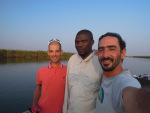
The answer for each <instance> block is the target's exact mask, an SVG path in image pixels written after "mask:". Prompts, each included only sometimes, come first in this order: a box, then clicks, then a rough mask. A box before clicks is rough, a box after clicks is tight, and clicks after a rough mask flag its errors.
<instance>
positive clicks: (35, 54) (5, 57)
mask: <svg viewBox="0 0 150 113" xmlns="http://www.w3.org/2000/svg"><path fill="white" fill-rule="evenodd" d="M72 54H73V53H69V52H64V53H63V55H62V57H61V59H62V60H68V59H69V58H70V56H71V55H72ZM48 59H49V58H48V55H47V51H29V50H7V49H0V62H4V63H5V62H13V61H15V62H27V61H28V62H34V61H47V60H48Z"/></svg>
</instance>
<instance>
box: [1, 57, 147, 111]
mask: <svg viewBox="0 0 150 113" xmlns="http://www.w3.org/2000/svg"><path fill="white" fill-rule="evenodd" d="M64 63H66V62H64ZM43 65H47V62H41V63H37V62H36V63H12V64H0V101H1V102H0V113H22V112H23V111H25V110H26V109H27V108H28V107H30V106H31V103H32V97H33V90H34V88H35V73H36V70H37V69H38V68H39V67H40V66H43ZM124 67H125V68H127V67H128V69H130V70H131V72H132V73H134V74H145V73H147V74H150V69H149V67H150V59H141V58H127V59H126V60H125V62H124Z"/></svg>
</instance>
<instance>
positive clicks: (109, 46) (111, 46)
mask: <svg viewBox="0 0 150 113" xmlns="http://www.w3.org/2000/svg"><path fill="white" fill-rule="evenodd" d="M101 48H117V46H115V45H108V46H99V47H98V49H101Z"/></svg>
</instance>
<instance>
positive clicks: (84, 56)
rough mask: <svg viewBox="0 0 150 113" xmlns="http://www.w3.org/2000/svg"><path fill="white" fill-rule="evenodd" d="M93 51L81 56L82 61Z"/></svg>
mask: <svg viewBox="0 0 150 113" xmlns="http://www.w3.org/2000/svg"><path fill="white" fill-rule="evenodd" d="M92 52H93V51H92V50H91V51H90V52H89V53H87V54H84V55H80V56H81V58H82V59H86V58H87V57H88V56H89V55H90V54H91V53H92Z"/></svg>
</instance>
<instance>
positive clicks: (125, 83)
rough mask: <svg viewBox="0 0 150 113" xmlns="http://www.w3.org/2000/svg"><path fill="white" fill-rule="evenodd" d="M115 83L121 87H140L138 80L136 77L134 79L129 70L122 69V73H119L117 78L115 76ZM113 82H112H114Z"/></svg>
mask: <svg viewBox="0 0 150 113" xmlns="http://www.w3.org/2000/svg"><path fill="white" fill-rule="evenodd" d="M115 83H116V84H117V85H119V86H120V87H122V88H125V87H129V86H131V87H137V88H140V87H141V85H140V83H139V82H138V80H137V79H135V78H134V77H133V76H132V74H131V73H130V71H124V72H123V73H121V74H120V75H119V76H118V77H117V78H116V81H115ZM115 83H114V84H115Z"/></svg>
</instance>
